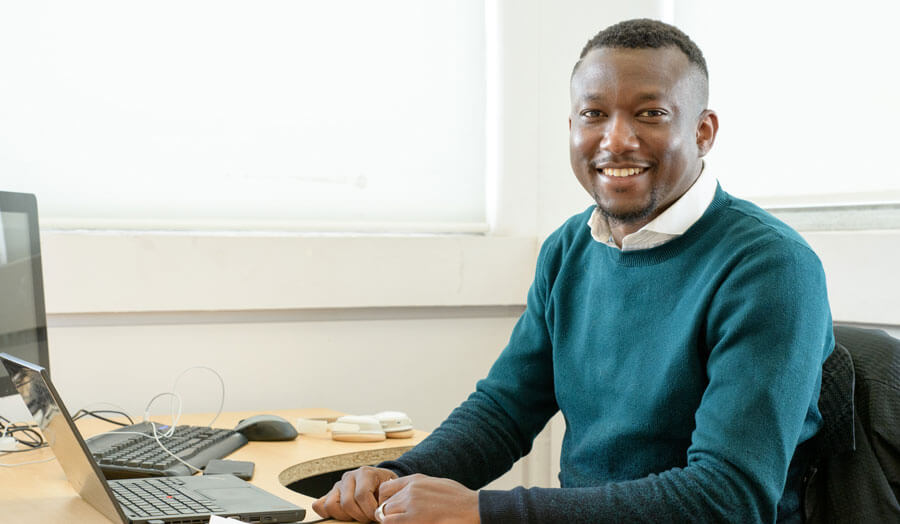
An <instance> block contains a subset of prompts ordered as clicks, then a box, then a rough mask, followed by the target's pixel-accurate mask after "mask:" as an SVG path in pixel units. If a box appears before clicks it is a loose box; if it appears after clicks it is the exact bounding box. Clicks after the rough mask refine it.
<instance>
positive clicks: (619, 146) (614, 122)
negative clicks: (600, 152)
mask: <svg viewBox="0 0 900 524" xmlns="http://www.w3.org/2000/svg"><path fill="white" fill-rule="evenodd" d="M639 146H640V142H639V141H638V137H637V135H636V134H635V132H634V126H632V123H631V121H630V120H629V119H628V118H625V117H622V116H611V117H610V118H609V120H608V121H607V125H606V132H605V134H604V135H603V140H601V141H600V147H601V148H603V149H605V150H607V151H609V152H610V153H613V154H621V153H627V152H629V151H634V150H636V149H637V148H638V147H639Z"/></svg>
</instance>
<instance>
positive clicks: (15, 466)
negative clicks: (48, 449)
mask: <svg viewBox="0 0 900 524" xmlns="http://www.w3.org/2000/svg"><path fill="white" fill-rule="evenodd" d="M5 455H8V453H2V454H0V457H2V456H5ZM51 460H56V457H50V458H47V459H43V460H32V461H29V462H20V463H18V464H4V463H2V462H0V468H17V467H19V466H28V465H30V464H41V463H42V462H50V461H51Z"/></svg>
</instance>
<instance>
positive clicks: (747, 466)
mask: <svg viewBox="0 0 900 524" xmlns="http://www.w3.org/2000/svg"><path fill="white" fill-rule="evenodd" d="M707 86H708V80H707V70H706V63H705V61H704V59H703V55H702V53H701V52H700V50H699V49H698V48H697V46H696V45H695V44H694V43H693V42H692V41H691V40H690V39H689V38H688V37H687V36H686V35H684V34H683V33H682V32H681V31H679V30H678V29H676V28H674V27H672V26H669V25H666V24H663V23H661V22H656V21H652V20H630V21H626V22H622V23H619V24H616V25H614V26H611V27H609V28H607V29H605V30H603V31H601V32H600V33H599V34H598V35H597V36H595V37H594V38H593V39H591V40H590V41H589V42H588V44H587V45H586V46H585V48H584V51H583V52H582V54H581V57H580V60H579V61H578V63H577V64H576V65H575V69H574V71H573V73H572V78H571V98H572V109H571V113H570V115H569V129H570V151H571V164H572V169H573V171H574V172H575V176H576V178H577V179H578V181H579V182H580V183H581V185H582V186H583V187H584V188H585V190H587V192H588V193H589V194H590V195H591V196H592V197H593V199H594V201H595V202H596V205H594V206H591V208H589V209H587V210H586V211H584V212H583V213H580V214H578V215H575V216H574V217H572V218H571V219H569V220H568V221H567V222H566V223H565V224H563V225H562V226H561V227H560V228H559V229H558V230H557V231H555V232H554V233H553V234H552V235H550V237H548V238H547V240H546V241H545V242H544V244H543V246H542V248H541V253H540V255H539V257H538V262H537V271H536V275H535V279H534V283H533V284H532V287H531V289H530V290H529V293H528V305H527V308H526V311H525V312H524V313H523V315H522V317H521V318H520V319H519V322H518V323H517V324H516V327H515V329H514V330H513V333H512V336H511V337H510V341H509V345H508V346H507V347H506V348H505V349H504V351H503V353H502V354H501V355H500V357H499V358H498V359H497V361H496V362H495V364H494V365H493V366H492V368H491V370H490V372H489V374H488V376H487V377H486V378H485V379H484V380H481V381H479V383H478V385H477V387H476V391H475V392H474V393H473V394H472V395H471V396H470V397H469V398H468V399H467V400H466V401H465V402H464V403H463V404H462V405H461V406H460V407H459V408H457V409H456V410H454V411H453V413H451V414H450V416H449V417H448V418H447V420H446V421H444V423H443V424H441V426H440V427H438V428H437V429H436V430H435V431H434V433H432V434H431V436H429V437H428V438H427V439H426V440H425V441H423V442H422V443H421V444H420V445H418V446H416V447H415V448H414V449H413V450H411V451H409V452H408V453H406V454H405V455H403V456H402V457H400V458H399V459H398V460H396V461H390V462H386V463H383V464H380V465H379V466H380V467H378V468H362V469H359V470H356V471H354V472H351V473H348V474H346V475H345V476H344V479H343V480H342V481H341V482H339V483H338V484H336V485H335V487H334V489H332V490H331V491H330V492H329V493H328V494H327V495H326V496H325V497H323V498H322V499H320V500H318V501H317V502H316V503H315V505H314V506H313V507H314V509H315V510H316V511H317V512H318V513H319V514H321V515H323V516H332V517H335V518H338V519H341V520H358V521H362V522H366V521H369V520H372V519H377V520H380V521H382V522H385V523H388V524H399V523H406V522H428V523H440V522H448V523H449V522H459V523H472V522H483V523H507V522H535V523H547V522H585V523H599V522H691V523H695V522H737V523H750V522H776V521H777V522H802V516H801V511H800V496H799V492H800V486H801V481H800V477H801V474H802V472H803V470H804V467H805V461H806V459H807V457H806V452H805V451H804V447H803V446H802V444H803V443H804V442H805V441H807V440H809V438H810V437H812V436H813V435H814V434H815V433H816V432H817V431H818V430H819V428H820V426H821V423H822V422H821V416H820V414H819V411H818V408H817V400H818V395H819V388H820V385H821V369H822V367H821V366H822V363H823V362H824V360H825V358H826V357H827V356H828V355H829V354H830V352H831V350H832V348H833V346H834V338H833V334H832V326H831V314H830V310H829V307H828V300H827V295H826V290H825V276H824V273H823V270H822V266H821V263H820V262H819V260H818V258H817V257H816V255H815V254H814V253H813V252H812V250H811V249H810V248H809V246H808V245H807V244H806V243H805V242H804V241H803V240H802V239H801V237H800V236H799V235H797V233H795V232H794V231H792V230H791V229H790V228H789V227H787V226H786V225H784V224H782V223H781V222H779V221H778V220H776V219H775V218H773V217H772V216H771V215H769V214H767V213H766V212H764V211H763V210H761V209H760V208H758V207H756V206H754V205H753V204H751V203H749V202H746V201H743V200H740V199H737V198H735V197H733V196H731V195H729V194H728V193H726V192H725V191H724V190H723V189H722V188H721V187H719V186H718V184H717V182H716V179H715V178H714V175H713V174H712V173H711V172H710V169H709V168H708V167H707V166H705V165H704V162H703V160H702V159H703V157H704V156H705V155H706V153H707V152H708V151H709V150H710V148H711V147H712V145H713V142H714V140H715V136H716V132H717V130H718V117H717V116H716V114H715V113H714V112H712V111H710V110H709V109H708V108H707V107H706V104H707V92H708V87H707ZM557 411H562V413H563V415H564V416H565V419H566V434H565V437H564V440H563V448H562V457H561V464H560V470H561V472H560V483H561V486H562V487H561V488H555V489H553V488H531V489H524V488H516V489H514V490H512V491H492V490H483V489H482V490H480V491H476V490H479V489H480V488H481V487H482V486H484V485H485V484H487V483H488V482H490V481H491V480H492V479H494V478H497V477H498V476H499V475H501V474H502V473H504V472H505V471H507V470H508V469H509V468H510V467H511V466H512V464H513V463H514V462H515V461H516V460H518V459H519V458H520V457H521V456H523V455H524V454H526V453H527V452H528V451H529V450H530V448H531V445H532V441H533V439H534V437H535V436H536V435H537V433H538V432H539V431H540V430H541V428H543V426H544V425H545V424H546V422H547V421H548V419H549V418H550V417H551V416H552V415H553V414H554V413H556V412H557Z"/></svg>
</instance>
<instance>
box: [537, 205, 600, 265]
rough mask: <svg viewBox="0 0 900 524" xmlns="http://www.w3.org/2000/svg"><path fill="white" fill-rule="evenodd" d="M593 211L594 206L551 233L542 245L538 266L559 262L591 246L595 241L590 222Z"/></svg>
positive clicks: (570, 218) (572, 217) (574, 216)
mask: <svg viewBox="0 0 900 524" xmlns="http://www.w3.org/2000/svg"><path fill="white" fill-rule="evenodd" d="M593 211H594V206H593V205H591V206H589V207H588V208H587V209H585V210H584V211H582V212H581V213H578V214H577V215H573V216H571V217H569V219H568V220H566V221H565V222H563V224H562V225H561V226H559V227H558V228H557V229H556V231H554V232H553V233H551V234H550V235H549V236H548V237H547V239H546V240H544V242H543V243H542V244H541V251H540V255H539V256H538V264H539V265H540V264H542V263H546V262H547V261H548V260H557V261H558V260H559V259H561V258H565V256H566V255H567V254H568V253H570V252H571V251H572V250H581V249H584V247H585V246H586V245H590V243H591V242H593V240H594V239H593V237H592V236H591V230H590V227H589V226H588V220H589V219H590V218H591V213H593Z"/></svg>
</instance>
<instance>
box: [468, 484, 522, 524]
mask: <svg viewBox="0 0 900 524" xmlns="http://www.w3.org/2000/svg"><path fill="white" fill-rule="evenodd" d="M521 491H522V488H516V489H514V490H512V491H498V490H490V489H483V490H481V491H479V492H478V515H479V517H480V518H481V524H520V523H522V522H526V520H527V518H526V515H525V514H524V508H523V503H522V497H521Z"/></svg>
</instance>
